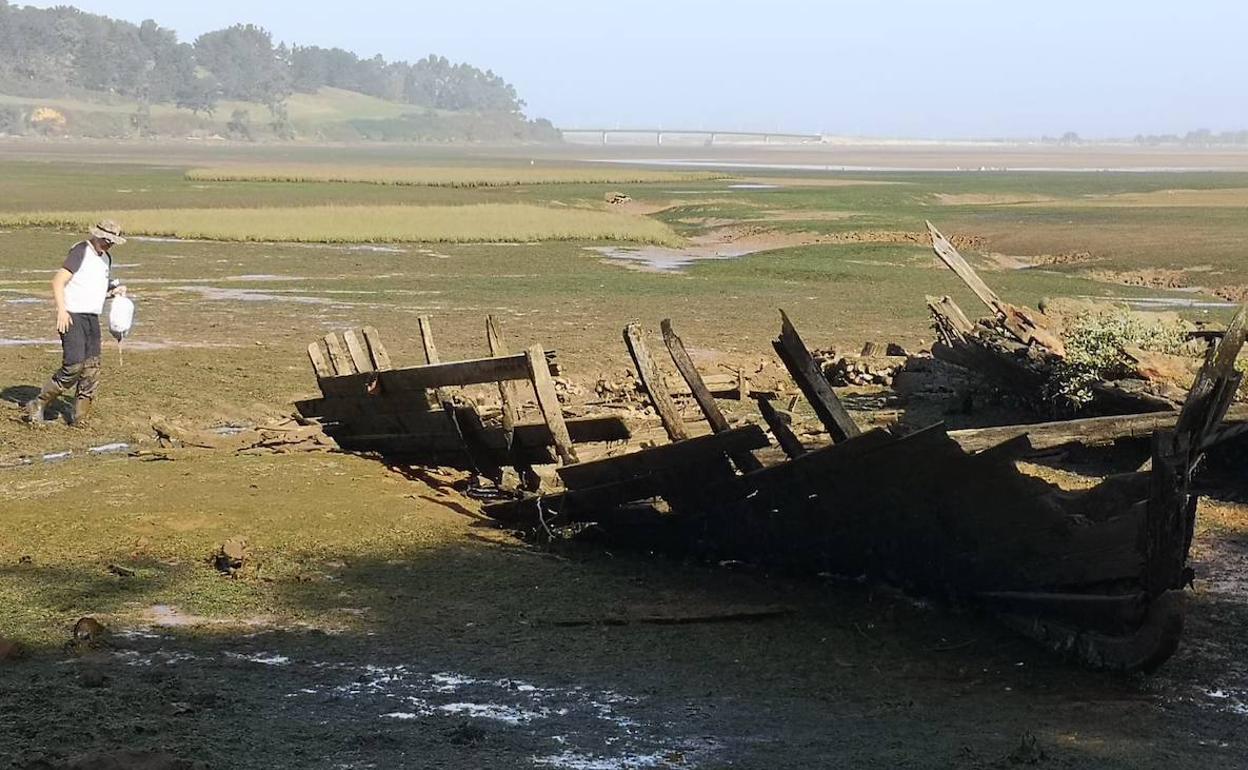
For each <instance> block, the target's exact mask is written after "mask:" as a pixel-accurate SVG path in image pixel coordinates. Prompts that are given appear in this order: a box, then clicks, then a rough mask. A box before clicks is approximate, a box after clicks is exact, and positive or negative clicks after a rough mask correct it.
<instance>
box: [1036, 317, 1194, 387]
mask: <svg viewBox="0 0 1248 770" xmlns="http://www.w3.org/2000/svg"><path fill="white" fill-rule="evenodd" d="M1063 338H1064V341H1065V343H1066V357H1065V359H1063V360H1062V361H1061V362H1060V363H1058V364H1057V366H1055V367H1054V369H1053V373H1052V376H1051V378H1050V380H1049V383H1048V387H1047V392H1046V396H1047V397H1048V399H1049V400H1050V401H1052V402H1056V403H1057V404H1058V405H1059V406H1061V407H1064V408H1073V409H1079V408H1080V407H1082V406H1083V405H1085V404H1087V403H1088V402H1090V401H1091V400H1092V396H1093V394H1092V390H1091V385H1092V383H1094V382H1099V381H1104V380H1116V379H1121V378H1123V377H1129V376H1131V375H1132V373H1133V372H1134V367H1133V361H1132V359H1131V357H1130V355H1129V354H1128V352H1127V350H1128V349H1129V348H1137V349H1140V350H1147V351H1151V352H1155V353H1169V354H1174V353H1178V352H1179V350H1180V348H1181V347H1182V345H1183V343H1184V341H1185V339H1186V327H1185V326H1184V324H1183V322H1182V321H1180V320H1178V319H1175V320H1173V321H1154V322H1150V321H1147V320H1145V319H1144V318H1141V317H1140V316H1139V315H1137V314H1135V313H1132V312H1131V311H1130V310H1128V309H1127V308H1125V307H1115V308H1113V309H1109V310H1100V311H1094V312H1086V313H1083V314H1081V315H1080V316H1079V317H1078V318H1076V319H1075V321H1074V322H1073V323H1072V324H1070V326H1069V327H1068V328H1067V329H1066V331H1065V334H1064V335H1063Z"/></svg>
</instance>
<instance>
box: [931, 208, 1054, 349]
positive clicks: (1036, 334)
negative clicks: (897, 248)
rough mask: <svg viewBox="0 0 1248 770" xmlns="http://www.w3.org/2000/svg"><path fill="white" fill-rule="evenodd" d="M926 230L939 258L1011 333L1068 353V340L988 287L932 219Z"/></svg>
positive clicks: (1030, 343)
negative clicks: (1002, 298)
mask: <svg viewBox="0 0 1248 770" xmlns="http://www.w3.org/2000/svg"><path fill="white" fill-rule="evenodd" d="M927 231H928V233H929V234H930V235H931V237H932V250H933V251H935V252H936V256H938V257H940V260H941V261H942V262H944V263H945V264H946V265H948V266H949V269H951V270H953V272H954V273H955V274H956V275H957V276H958V277H959V278H961V279H962V282H963V283H965V284H966V286H967V288H969V289H970V290H971V291H972V292H973V293H974V294H975V296H976V297H979V300H980V302H983V303H984V304H985V305H987V306H988V309H989V310H991V311H992V314H993V316H995V317H996V318H997V320H998V321H1000V322H1001V325H1002V326H1004V327H1005V328H1006V330H1007V331H1008V332H1009V333H1010V334H1011V335H1013V336H1014V337H1015V338H1016V339H1017V340H1018V341H1019V342H1021V343H1023V344H1024V345H1032V344H1035V345H1038V346H1040V347H1042V348H1045V349H1046V350H1048V351H1049V352H1051V353H1053V354H1054V355H1058V356H1064V355H1066V346H1065V343H1063V342H1062V339H1061V338H1060V337H1059V336H1058V335H1056V334H1054V333H1053V332H1051V331H1049V330H1048V329H1047V328H1045V327H1044V325H1043V324H1042V323H1041V322H1039V321H1038V320H1037V317H1036V316H1035V315H1034V314H1033V313H1032V312H1030V311H1028V310H1026V309H1024V308H1020V307H1015V306H1014V305H1011V304H1009V303H1008V302H1002V301H1001V298H1000V297H998V296H997V294H996V292H994V291H993V290H992V289H990V288H988V284H986V283H984V279H982V278H980V277H979V273H976V272H975V269H974V268H973V267H971V264H970V263H969V262H967V261H966V259H965V258H963V256H962V255H961V254H959V253H958V250H957V249H956V248H954V246H953V244H952V243H950V242H949V240H948V239H947V238H945V236H943V235H941V234H940V231H939V230H937V229H936V227H935V226H934V225H933V224H932V223H931V222H928V223H927Z"/></svg>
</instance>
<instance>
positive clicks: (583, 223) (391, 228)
mask: <svg viewBox="0 0 1248 770" xmlns="http://www.w3.org/2000/svg"><path fill="white" fill-rule="evenodd" d="M106 217H107V218H115V219H117V220H119V221H120V222H121V226H122V227H123V228H124V231H125V232H126V233H127V234H129V235H147V236H159V237H172V238H196V239H205V240H213V241H290V242H304V243H402V242H428V243H437V242H440V243H480V242H489V241H557V240H578V241H581V240H584V241H594V240H597V241H622V242H634V243H651V244H660V245H677V244H679V243H680V238H679V236H677V235H676V234H675V233H674V232H672V230H671V229H670V228H668V226H667V225H665V224H663V223H662V222H659V221H656V220H653V219H647V218H646V217H641V216H635V215H631V214H625V213H620V212H615V211H592V210H587V209H575V208H562V209H555V208H546V207H543V206H534V205H526V204H482V205H475V206H306V207H298V208H249V209H144V210H136V211H125V212H97V211H59V212H34V213H26V214H8V215H4V216H0V227H70V228H76V229H80V230H81V229H82V228H84V227H88V226H90V224H91V223H93V222H96V221H98V220H99V219H101V218H106Z"/></svg>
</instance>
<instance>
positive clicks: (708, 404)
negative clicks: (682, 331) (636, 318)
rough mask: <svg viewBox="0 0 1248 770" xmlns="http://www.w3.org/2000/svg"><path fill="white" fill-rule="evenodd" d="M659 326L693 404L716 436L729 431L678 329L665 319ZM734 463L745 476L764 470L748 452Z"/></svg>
mask: <svg viewBox="0 0 1248 770" xmlns="http://www.w3.org/2000/svg"><path fill="white" fill-rule="evenodd" d="M659 327H660V328H661V329H662V330H663V343H664V344H665V345H667V352H669V353H671V355H672V363H674V364H676V370H677V371H679V372H680V376H681V377H684V378H685V382H686V383H688V385H689V391H690V392H691V393H692V394H693V399H694V401H697V402H698V407H700V408H701V409H702V414H704V415H706V421H707V422H708V423H710V424H711V431H712V432H714V433H723V432H724V431H726V430H728V428H729V426H728V419H727V418H726V417H724V413H723V412H721V411H720V409H719V405H718V404H716V403H715V397H714V396H712V395H711V391H710V389H709V388H707V387H706V382H705V381H704V380H703V379H702V375H701V374H700V373H699V372H698V368H697V367H696V366H694V365H693V359H692V358H690V357H689V351H688V350H686V349H685V343H684V341H683V340H681V338H680V337H679V336H677V334H676V330H675V329H673V328H672V319H670V318H665V319H663V321H662V323H660V324H659ZM731 457H732V463H733V465H735V466H737V468H738V469H740V471H741V472H742V473H749V472H750V471H756V470H758V469H759V468H762V467H763V464H762V463H760V462H759V461H758V458H757V457H755V456H754V455H753V454H751V453H750V452H748V451H745V452H734V453H733V454H732V455H731Z"/></svg>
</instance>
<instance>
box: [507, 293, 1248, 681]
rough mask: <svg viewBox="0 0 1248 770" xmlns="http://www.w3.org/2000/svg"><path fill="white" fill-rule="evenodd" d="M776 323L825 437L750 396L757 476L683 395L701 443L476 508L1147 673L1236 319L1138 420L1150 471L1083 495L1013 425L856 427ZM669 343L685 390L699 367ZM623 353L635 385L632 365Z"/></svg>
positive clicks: (750, 445) (743, 436)
mask: <svg viewBox="0 0 1248 770" xmlns="http://www.w3.org/2000/svg"><path fill="white" fill-rule="evenodd" d="M782 320H783V323H782V329H781V334H780V336H779V338H778V339H777V340H776V341H775V347H776V350H777V352H778V353H779V354H780V357H781V359H782V360H783V361H784V363H785V365H786V366H787V367H788V369H789V372H790V373H791V374H792V376H793V378H794V380H795V381H796V383H797V384H798V386H799V387H800V389H801V390H802V392H803V393H804V395H805V396H806V398H807V399H808V400H809V401H810V403H811V405H812V407H814V410H815V412H816V414H818V416H819V418H820V420H821V421H822V422H823V424H824V426H825V427H826V429H827V431H828V433H829V435H830V436H831V437H832V438H833V440H834V443H831V444H828V445H825V446H822V447H818V448H807V447H804V446H803V445H802V444H801V443H800V442H799V441H798V440H797V439H796V437H795V436H794V435H793V434H792V433H791V432H790V431H789V429H788V428H787V426H786V424H785V423H784V422H783V421H782V420H780V419H779V418H778V417H777V416H776V413H775V411H774V410H773V409H771V407H770V405H769V404H768V403H767V402H765V401H763V402H760V404H759V406H760V408H761V412H762V416H763V418H764V421H765V422H766V423H767V425H768V426H769V427H770V429H771V431H772V435H773V436H774V437H775V439H776V440H777V442H778V443H779V445H780V446H781V448H782V449H783V451H784V453H785V454H786V455H787V458H786V459H784V460H783V461H781V462H779V463H776V464H772V465H770V466H767V467H764V466H763V464H761V463H760V462H759V461H758V458H757V457H756V456H755V455H754V454H753V452H754V451H755V450H759V449H762V448H764V447H766V446H768V444H769V441H768V437H767V435H766V433H765V432H764V431H763V430H762V428H761V427H759V426H757V425H743V426H740V427H736V428H730V427H728V425H727V424H726V422H724V421H723V419H722V415H721V416H717V413H718V410H717V408H716V407H715V405H714V403H713V401H711V400H710V399H706V398H699V403H700V404H702V405H703V408H704V410H705V413H706V416H707V418H708V420H709V421H710V423H711V427H712V430H713V431H714V432H712V433H711V434H709V435H705V436H701V437H696V438H685V437H684V436H683V435H682V434H681V433H680V431H679V430H673V431H671V432H672V434H673V435H672V439H673V443H671V444H668V445H665V446H661V447H656V448H652V449H647V450H643V451H640V452H636V453H633V454H627V455H622V456H619V457H612V458H605V459H601V460H597V461H594V462H589V463H582V464H574V465H567V466H564V467H561V468H560V469H559V476H560V478H561V479H562V481H563V484H564V487H565V489H564V490H563V491H560V492H557V493H555V494H550V495H545V496H539V497H531V498H526V499H524V500H518V501H511V502H506V503H498V504H494V505H491V506H487V509H486V512H487V513H488V514H489V515H490V516H492V517H494V518H496V519H497V520H499V521H500V522H503V523H505V524H507V525H509V526H518V527H536V526H540V527H542V528H545V529H550V528H555V527H559V526H566V525H574V524H582V525H584V524H590V523H592V524H593V525H594V527H595V529H597V530H599V531H601V532H602V533H604V535H605V536H606V537H608V538H620V539H630V540H634V541H635V540H638V539H639V538H643V539H644V538H650V540H651V542H664V543H673V542H677V543H681V544H683V545H684V546H685V547H686V548H688V549H690V550H693V551H695V552H698V553H700V554H701V555H703V556H705V557H707V558H710V559H717V560H723V559H734V560H742V561H749V562H754V563H763V564H767V565H770V566H772V567H776V568H781V569H786V570H790V571H794V572H805V573H815V572H828V573H834V574H840V575H845V576H850V577H859V576H865V577H867V578H868V579H871V580H879V581H885V582H888V583H891V584H894V585H898V586H900V587H903V588H904V589H906V590H907V591H910V592H913V593H915V594H920V595H926V596H934V597H938V598H944V599H950V600H955V601H960V602H969V603H973V604H976V605H979V606H982V607H985V608H987V609H988V610H990V611H991V612H993V613H995V614H997V615H998V616H1000V617H1001V618H1002V619H1003V620H1004V621H1005V622H1007V623H1008V624H1010V625H1011V626H1013V627H1014V628H1016V629H1018V630H1019V631H1021V632H1023V633H1025V634H1027V635H1029V636H1031V637H1034V638H1036V639H1037V640H1039V641H1041V642H1043V643H1044V644H1046V645H1048V646H1050V647H1052V648H1053V649H1054V650H1056V651H1058V652H1061V653H1063V654H1066V655H1069V656H1071V657H1073V658H1076V659H1078V660H1080V661H1082V662H1083V663H1085V664H1087V665H1090V666H1093V667H1097V668H1106V669H1116V670H1137V669H1141V670H1150V669H1152V668H1155V667H1156V666H1158V665H1160V664H1161V663H1162V662H1164V661H1165V660H1166V659H1167V658H1169V657H1170V655H1171V654H1172V653H1173V652H1174V650H1175V648H1176V646H1177V645H1178V643H1179V638H1180V635H1181V633H1182V628H1183V615H1184V605H1183V588H1184V586H1185V584H1187V583H1189V582H1190V579H1191V571H1190V569H1189V567H1188V564H1187V558H1188V552H1189V548H1190V545H1191V538H1192V532H1193V527H1194V522H1195V511H1196V497H1195V496H1194V495H1193V494H1192V493H1191V488H1190V484H1191V476H1192V473H1193V471H1194V469H1195V468H1196V466H1197V464H1198V463H1199V462H1200V459H1201V456H1202V453H1203V451H1204V449H1205V447H1206V446H1208V444H1209V443H1210V442H1211V441H1214V440H1216V438H1217V437H1218V436H1219V435H1220V434H1219V431H1220V430H1221V428H1220V425H1221V422H1222V419H1223V417H1224V416H1225V414H1226V412H1227V409H1228V407H1229V406H1230V404H1231V402H1232V400H1233V398H1234V394H1235V392H1236V389H1237V387H1238V385H1239V381H1240V375H1239V374H1238V373H1236V372H1235V369H1234V361H1235V358H1236V355H1237V354H1238V352H1239V349H1240V347H1241V346H1242V344H1243V342H1244V332H1245V313H1244V311H1241V312H1240V314H1239V315H1238V316H1237V317H1236V320H1235V322H1234V323H1233V324H1232V326H1231V329H1230V330H1229V331H1228V332H1227V334H1226V335H1225V336H1224V337H1223V338H1222V339H1221V341H1220V342H1219V343H1218V344H1217V345H1216V346H1215V347H1214V348H1212V350H1211V353H1210V356H1209V358H1208V361H1207V363H1206V365H1205V367H1204V369H1203V370H1202V372H1201V375H1200V377H1199V379H1198V381H1197V383H1196V386H1195V387H1194V388H1193V389H1192V391H1191V393H1190V395H1189V397H1188V399H1187V401H1186V403H1185V404H1184V406H1183V409H1182V411H1181V413H1180V414H1179V415H1178V416H1177V418H1176V419H1175V420H1174V421H1173V422H1172V423H1158V424H1157V425H1156V426H1155V427H1156V428H1157V429H1156V430H1155V432H1153V433H1152V439H1151V440H1152V461H1151V467H1149V468H1148V469H1147V470H1142V471H1139V472H1135V473H1128V474H1123V475H1118V476H1112V477H1110V478H1107V479H1105V480H1104V481H1103V482H1101V483H1100V484H1099V485H1097V486H1095V487H1093V488H1091V489H1087V490H1083V491H1067V490H1063V489H1061V488H1059V487H1058V486H1056V485H1054V484H1051V483H1049V482H1047V481H1044V480H1042V479H1040V478H1036V477H1033V476H1030V475H1027V474H1025V473H1023V472H1022V471H1020V470H1019V468H1018V466H1017V464H1016V462H1015V460H1016V459H1017V458H1019V457H1020V456H1022V455H1026V454H1028V453H1030V452H1031V451H1032V449H1033V447H1032V444H1031V442H1030V440H1029V438H1028V432H1027V426H1008V427H1005V428H999V429H989V430H995V431H996V434H995V436H994V435H993V434H990V433H985V432H983V431H963V432H953V433H951V432H948V431H946V430H945V429H944V427H943V426H941V425H935V426H932V427H930V428H927V429H924V430H919V431H916V432H913V433H909V434H901V433H897V432H893V431H890V430H882V429H881V430H873V431H869V432H865V433H862V432H860V431H859V430H858V428H857V426H856V425H855V424H854V423H853V421H852V420H851V419H850V418H849V415H848V413H847V412H846V411H845V409H844V408H843V406H842V405H841V403H840V401H839V400H838V399H837V397H836V395H835V394H834V393H833V391H832V389H831V388H830V387H829V386H828V384H827V381H826V379H824V378H823V376H822V373H821V372H820V371H819V369H818V367H817V366H815V365H814V362H813V360H812V358H811V356H810V353H809V352H808V350H807V348H806V346H805V345H804V344H803V343H802V341H801V338H800V337H799V336H798V334H797V332H796V330H795V329H794V328H793V325H792V324H791V323H790V322H789V320H788V318H787V317H783V319H782ZM664 329H665V331H666V332H669V334H668V339H669V342H670V341H672V340H673V338H674V335H672V334H670V324H668V323H667V322H665V323H664ZM626 337H628V338H630V339H635V338H636V335H635V334H631V333H630V334H626ZM674 341H675V343H676V344H675V345H674V346H673V347H672V350H673V353H674V355H673V359H674V361H675V362H676V364H677V367H678V368H679V369H680V370H681V372H682V373H683V374H685V375H686V376H687V377H688V378H689V380H690V385H691V389H692V391H693V393H694V394H695V395H696V394H698V393H699V391H700V390H702V389H701V388H699V387H698V376H697V372H696V370H692V371H691V367H690V366H689V365H688V362H687V361H684V360H683V358H684V357H683V356H682V355H681V353H682V352H683V347H682V346H681V345H679V340H678V338H675V340H674ZM634 355H635V358H637V359H638V363H639V369H641V370H642V371H643V379H647V378H646V377H645V375H644V373H645V369H646V368H647V366H646V364H645V357H644V356H641V357H639V356H636V353H635V354H634ZM652 396H653V397H654V400H655V404H656V408H657V409H658V411H659V413H660V414H661V415H662V414H664V413H665V412H670V411H671V410H670V409H668V408H665V407H664V406H663V405H662V403H663V401H664V396H663V393H662V391H658V392H652ZM704 402H705V403H704ZM669 419H670V418H669ZM667 421H668V420H665V422H667ZM1050 432H1051V431H1050ZM1117 435H1122V433H1121V432H1119V433H1118V434H1117ZM655 500H661V501H662V502H663V504H662V505H657V506H656V505H653V504H652V503H653V501H655ZM639 503H647V504H644V505H643V504H639Z"/></svg>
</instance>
